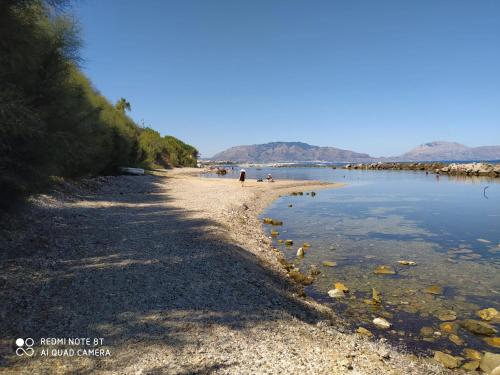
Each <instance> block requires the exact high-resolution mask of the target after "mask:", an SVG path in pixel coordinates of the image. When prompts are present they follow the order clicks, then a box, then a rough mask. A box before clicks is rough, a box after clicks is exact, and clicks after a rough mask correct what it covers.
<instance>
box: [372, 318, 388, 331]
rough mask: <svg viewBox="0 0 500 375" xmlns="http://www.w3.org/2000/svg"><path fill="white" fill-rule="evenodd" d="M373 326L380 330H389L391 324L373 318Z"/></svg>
mask: <svg viewBox="0 0 500 375" xmlns="http://www.w3.org/2000/svg"><path fill="white" fill-rule="evenodd" d="M373 324H375V325H376V326H377V327H378V328H380V329H389V328H391V327H392V324H391V323H389V322H388V321H387V320H385V319H384V318H375V319H373Z"/></svg>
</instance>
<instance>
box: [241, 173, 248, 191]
mask: <svg viewBox="0 0 500 375" xmlns="http://www.w3.org/2000/svg"><path fill="white" fill-rule="evenodd" d="M246 174H247V171H245V170H244V169H241V171H240V182H241V186H242V187H243V184H244V183H245V176H246Z"/></svg>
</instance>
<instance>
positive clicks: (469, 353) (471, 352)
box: [464, 348, 483, 361]
mask: <svg viewBox="0 0 500 375" xmlns="http://www.w3.org/2000/svg"><path fill="white" fill-rule="evenodd" d="M464 354H465V356H466V357H467V358H469V359H473V360H478V361H480V360H481V358H482V357H483V355H482V354H481V352H478V351H477V350H475V349H469V348H466V349H464Z"/></svg>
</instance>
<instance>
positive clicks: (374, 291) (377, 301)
mask: <svg viewBox="0 0 500 375" xmlns="http://www.w3.org/2000/svg"><path fill="white" fill-rule="evenodd" d="M372 301H373V303H374V304H375V305H380V304H381V303H382V295H381V294H380V292H379V291H378V290H377V289H375V288H372Z"/></svg>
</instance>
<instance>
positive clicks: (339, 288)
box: [334, 283, 349, 293]
mask: <svg viewBox="0 0 500 375" xmlns="http://www.w3.org/2000/svg"><path fill="white" fill-rule="evenodd" d="M334 287H335V289H338V290H341V291H343V292H344V293H349V288H348V287H346V286H345V285H344V284H342V283H335V285H334Z"/></svg>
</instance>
